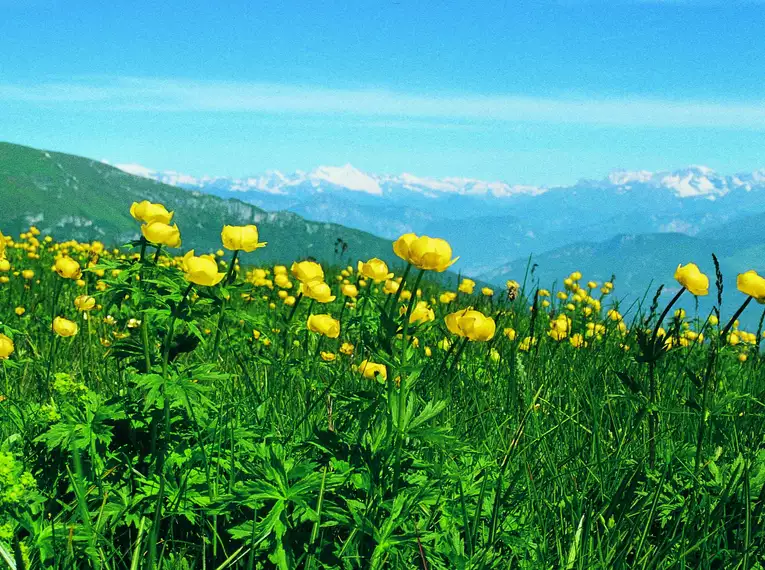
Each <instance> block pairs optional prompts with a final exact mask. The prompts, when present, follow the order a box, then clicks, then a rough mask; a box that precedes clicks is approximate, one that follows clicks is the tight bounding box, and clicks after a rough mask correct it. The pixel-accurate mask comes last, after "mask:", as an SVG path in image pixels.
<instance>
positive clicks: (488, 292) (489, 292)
mask: <svg viewBox="0 0 765 570" xmlns="http://www.w3.org/2000/svg"><path fill="white" fill-rule="evenodd" d="M481 293H483V294H484V295H485V296H486V297H491V296H492V295H493V294H494V289H491V288H490V287H484V288H483V289H481Z"/></svg>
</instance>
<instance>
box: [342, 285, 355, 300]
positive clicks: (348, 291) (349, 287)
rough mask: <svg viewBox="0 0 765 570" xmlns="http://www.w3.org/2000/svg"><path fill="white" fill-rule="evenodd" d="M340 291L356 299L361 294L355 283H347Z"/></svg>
mask: <svg viewBox="0 0 765 570" xmlns="http://www.w3.org/2000/svg"><path fill="white" fill-rule="evenodd" d="M340 292H341V293H342V294H343V295H345V296H346V297H350V298H351V299H355V298H356V297H357V296H358V294H359V290H358V289H357V288H356V285H354V284H353V283H346V284H345V285H343V286H342V287H340Z"/></svg>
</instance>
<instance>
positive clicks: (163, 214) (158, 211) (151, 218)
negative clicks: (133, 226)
mask: <svg viewBox="0 0 765 570" xmlns="http://www.w3.org/2000/svg"><path fill="white" fill-rule="evenodd" d="M130 215H131V216H133V218H135V219H136V220H138V221H139V222H143V223H145V224H150V223H151V222H162V223H163V224H169V223H170V220H172V219H173V212H168V211H167V208H165V207H164V206H163V205H162V204H152V203H151V202H149V201H148V200H144V201H143V202H133V204H132V205H131V206H130ZM146 239H149V238H146Z"/></svg>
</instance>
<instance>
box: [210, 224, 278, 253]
mask: <svg viewBox="0 0 765 570" xmlns="http://www.w3.org/2000/svg"><path fill="white" fill-rule="evenodd" d="M220 238H221V241H223V247H225V248H226V249H230V250H237V249H239V250H242V251H246V252H250V251H255V250H256V249H258V248H260V247H266V243H267V242H262V243H260V242H258V227H257V226H253V225H249V226H223V231H221V232H220Z"/></svg>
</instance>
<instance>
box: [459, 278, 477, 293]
mask: <svg viewBox="0 0 765 570" xmlns="http://www.w3.org/2000/svg"><path fill="white" fill-rule="evenodd" d="M474 288H475V281H473V280H472V279H468V278H467V277H466V278H465V279H463V280H462V282H461V283H460V286H459V287H458V289H459V291H460V293H465V294H466V295H472V294H473V289H474Z"/></svg>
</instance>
